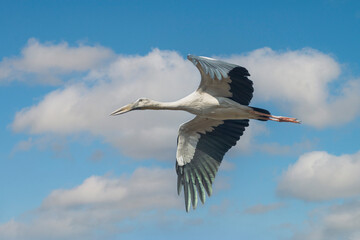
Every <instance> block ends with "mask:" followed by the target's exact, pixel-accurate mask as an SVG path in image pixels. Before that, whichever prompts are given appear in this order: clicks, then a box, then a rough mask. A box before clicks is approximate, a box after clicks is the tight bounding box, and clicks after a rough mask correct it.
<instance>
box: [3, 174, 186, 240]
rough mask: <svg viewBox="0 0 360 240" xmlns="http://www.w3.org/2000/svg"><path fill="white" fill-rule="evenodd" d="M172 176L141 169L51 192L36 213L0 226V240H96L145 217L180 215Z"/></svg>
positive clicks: (180, 202) (98, 177)
mask: <svg viewBox="0 0 360 240" xmlns="http://www.w3.org/2000/svg"><path fill="white" fill-rule="evenodd" d="M175 175H176V174H174V170H173V169H146V168H140V169H137V170H135V171H134V172H133V174H132V175H130V176H121V177H119V178H114V177H111V176H92V177H89V178H87V179H86V180H85V181H84V182H83V183H82V184H80V185H79V186H76V187H74V188H72V189H58V190H55V191H53V192H52V193H51V194H50V195H49V196H48V197H46V198H45V200H44V201H43V203H42V204H41V206H40V207H39V209H37V210H35V211H32V212H30V213H27V214H25V215H24V216H23V217H22V218H20V219H19V220H15V219H12V220H10V221H8V222H6V223H3V224H1V225H0V238H1V239H6V240H8V239H16V240H20V239H74V238H76V239H94V236H97V237H99V235H98V233H100V232H102V231H103V232H104V233H105V234H110V235H111V234H116V233H118V231H121V226H122V225H121V223H122V221H124V220H131V219H132V218H133V217H139V216H142V214H144V213H149V214H154V215H153V218H152V221H154V220H156V216H157V215H156V214H155V213H156V212H157V211H166V210H168V209H174V208H178V209H181V211H183V199H182V198H181V197H179V196H177V195H176V189H175V185H176V179H175ZM154 212H155V213H154ZM160 215H161V214H160ZM140 218H141V217H140ZM138 223H139V224H140V223H141V221H139V222H138ZM99 239H100V237H99Z"/></svg>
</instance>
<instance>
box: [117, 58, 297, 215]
mask: <svg viewBox="0 0 360 240" xmlns="http://www.w3.org/2000/svg"><path fill="white" fill-rule="evenodd" d="M187 58H188V59H189V60H190V61H191V62H192V63H193V64H194V65H195V66H196V67H197V68H198V69H199V71H200V74H201V82H200V86H199V87H198V89H197V90H196V91H195V92H193V93H191V94H190V95H188V96H186V97H184V98H182V99H180V100H178V101H175V102H158V101H154V100H150V99H147V98H140V99H138V100H137V101H135V102H133V103H130V104H128V105H126V106H124V107H121V108H119V109H117V110H115V111H114V112H112V113H111V115H119V114H123V113H126V112H129V111H131V110H145V109H153V110H162V109H166V110H183V111H187V112H190V113H192V114H194V115H196V116H195V118H194V119H192V120H190V121H188V122H186V123H184V124H182V125H181V126H180V128H179V135H178V138H177V151H176V173H177V175H178V178H177V192H178V194H180V192H181V189H182V188H183V189H184V196H185V209H186V211H187V212H188V211H189V209H190V205H191V204H192V206H193V208H194V209H195V208H196V206H197V201H198V195H199V197H200V200H201V202H202V203H203V204H204V202H205V196H206V195H205V192H206V193H207V195H208V196H211V194H212V183H213V182H214V179H215V175H216V173H217V171H218V168H219V166H220V163H221V161H222V159H223V157H224V155H225V153H226V152H227V151H228V150H229V149H230V148H231V147H232V146H235V144H236V142H237V141H238V140H239V139H240V136H242V135H243V133H244V131H245V128H246V127H247V126H249V119H257V120H261V121H267V120H272V121H277V122H292V123H300V121H299V120H297V119H296V118H289V117H281V116H273V115H271V114H270V112H269V111H267V110H265V109H261V108H256V107H250V106H249V103H250V100H251V98H252V97H253V91H254V88H253V83H252V81H251V80H250V79H248V76H250V74H249V72H248V71H247V70H246V69H245V68H244V67H240V66H238V65H235V64H232V63H227V62H224V61H220V60H216V59H213V58H208V57H198V56H194V55H188V56H187Z"/></svg>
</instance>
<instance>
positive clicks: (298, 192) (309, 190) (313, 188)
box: [277, 152, 360, 201]
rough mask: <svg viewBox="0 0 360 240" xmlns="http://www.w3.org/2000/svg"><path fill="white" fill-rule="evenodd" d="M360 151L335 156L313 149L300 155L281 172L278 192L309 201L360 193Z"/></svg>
mask: <svg viewBox="0 0 360 240" xmlns="http://www.w3.org/2000/svg"><path fill="white" fill-rule="evenodd" d="M359 172H360V152H358V153H355V154H353V155H341V156H334V155H331V154H329V153H327V152H310V153H306V154H303V155H302V156H300V158H299V159H298V161H297V162H296V163H295V164H293V165H291V166H290V167H289V168H288V169H287V170H286V171H285V172H284V173H283V175H282V176H281V178H280V181H279V184H278V189H277V191H278V193H279V194H280V195H283V196H291V197H296V198H300V199H304V200H307V201H321V200H328V199H333V198H344V197H352V196H357V195H359V194H360V174H359Z"/></svg>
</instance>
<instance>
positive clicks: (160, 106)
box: [142, 100, 185, 110]
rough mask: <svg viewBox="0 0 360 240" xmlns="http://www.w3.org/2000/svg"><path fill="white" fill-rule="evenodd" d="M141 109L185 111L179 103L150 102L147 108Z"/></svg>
mask: <svg viewBox="0 0 360 240" xmlns="http://www.w3.org/2000/svg"><path fill="white" fill-rule="evenodd" d="M142 109H152V110H185V107H184V106H183V105H182V104H181V102H180V101H175V102H158V101H154V100H152V101H151V102H150V103H149V104H148V105H147V106H145V107H143V108H142Z"/></svg>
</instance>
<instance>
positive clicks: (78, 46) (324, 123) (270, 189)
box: [0, 0, 360, 240]
mask: <svg viewBox="0 0 360 240" xmlns="http://www.w3.org/2000/svg"><path fill="white" fill-rule="evenodd" d="M0 29H1V36H2V37H1V38H0V97H1V101H0V106H1V109H2V114H1V116H2V117H1V118H0V126H1V128H0V141H1V146H2V147H1V150H0V161H1V168H0V238H1V239H144V238H145V239H155V238H156V239H169V238H171V239H184V238H189V237H194V236H196V237H201V238H204V237H206V238H207V239H218V238H219V237H221V238H226V239H259V240H261V239H281V240H282V239H292V240H297V239H320V240H321V239H358V238H359V237H360V231H359V229H360V225H359V222H360V221H359V220H360V198H359V196H360V191H359V189H360V177H359V176H360V174H359V172H360V153H359V151H360V149H359V144H358V136H359V133H360V127H359V126H360V124H359V120H358V116H359V113H360V96H359V94H358V92H359V90H360V67H359V62H358V58H359V52H360V47H359V46H360V45H359V43H358V39H359V37H360V4H359V3H358V2H357V1H346V0H344V1H336V0H332V1H272V2H270V1H251V2H249V1H222V2H219V1H197V2H192V1H181V2H180V1H131V2H130V1H0ZM189 53H191V54H195V55H203V56H209V57H216V58H220V59H223V60H226V61H229V62H233V63H237V64H239V65H242V66H244V67H246V68H247V69H248V70H249V72H250V74H251V79H252V80H253V82H254V86H255V93H254V99H253V102H252V104H251V105H253V106H258V107H263V108H267V109H269V110H270V111H271V112H272V113H274V114H275V115H284V116H294V117H297V118H299V119H302V120H303V124H301V125H295V124H286V123H281V124H279V123H274V122H266V123H264V122H256V121H253V122H251V124H250V127H249V128H248V129H247V130H246V132H245V135H244V136H243V137H242V138H241V140H240V141H239V143H238V145H237V146H236V147H235V148H234V149H232V150H231V151H230V152H229V153H228V154H227V155H226V156H225V160H224V162H223V164H222V165H221V168H220V171H219V172H218V175H217V178H216V181H215V186H214V194H213V196H212V197H210V198H207V200H206V203H205V205H201V204H200V205H199V206H198V208H197V209H196V210H195V211H190V212H189V213H186V212H185V210H184V206H183V205H184V204H183V196H180V197H179V196H177V195H176V173H175V170H174V165H175V151H176V135H177V128H178V126H179V125H180V124H181V123H183V122H185V121H187V120H188V119H190V118H191V115H190V114H187V113H181V112H170V111H163V112H151V111H141V112H140V111H139V112H132V113H129V114H126V115H123V116H120V117H116V118H113V117H109V116H108V114H109V113H110V112H111V111H113V110H114V109H116V108H118V107H120V106H122V105H124V104H127V103H129V102H132V101H134V100H135V99H137V98H139V97H150V98H154V99H157V100H162V101H171V100H176V99H178V98H181V97H182V96H184V95H186V94H188V93H190V92H191V91H193V90H194V89H196V87H197V85H198V83H199V74H198V72H197V69H196V68H195V67H194V66H193V65H192V64H191V63H190V62H189V61H187V60H186V55H187V54H189Z"/></svg>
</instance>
